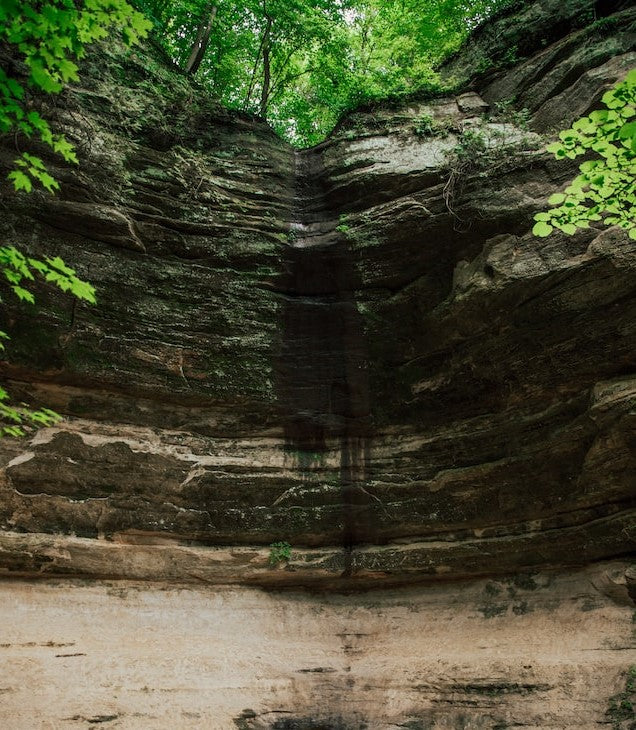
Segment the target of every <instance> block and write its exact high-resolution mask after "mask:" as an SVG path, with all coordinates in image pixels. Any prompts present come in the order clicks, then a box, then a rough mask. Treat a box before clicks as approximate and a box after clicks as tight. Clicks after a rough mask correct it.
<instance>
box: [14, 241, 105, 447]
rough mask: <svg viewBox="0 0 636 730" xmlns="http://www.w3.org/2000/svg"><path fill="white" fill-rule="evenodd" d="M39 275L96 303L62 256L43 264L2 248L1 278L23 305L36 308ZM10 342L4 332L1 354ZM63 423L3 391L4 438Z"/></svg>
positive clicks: (48, 259)
mask: <svg viewBox="0 0 636 730" xmlns="http://www.w3.org/2000/svg"><path fill="white" fill-rule="evenodd" d="M36 274H37V275H39V276H40V277H41V278H42V279H43V280H44V281H46V282H48V283H50V284H52V285H53V286H56V287H57V288H58V289H61V290H62V291H63V292H68V293H70V294H72V295H73V296H75V297H77V298H78V299H82V300H84V301H86V302H89V303H91V304H94V303H95V289H94V288H93V287H92V286H91V285H90V284H88V283H87V282H85V281H83V280H82V279H79V278H78V277H77V275H76V273H75V271H74V270H73V269H71V268H70V267H69V266H67V265H66V264H65V263H64V261H62V259H61V258H60V257H59V256H56V257H55V258H46V259H44V260H42V259H37V258H32V257H30V256H25V255H24V254H23V253H22V252H21V251H19V250H18V249H17V248H15V246H0V275H1V276H2V279H3V281H4V285H5V286H8V287H9V289H10V291H11V292H12V293H13V294H14V295H15V296H16V297H17V298H18V299H20V300H21V301H25V302H28V303H29V304H35V297H34V296H33V293H32V291H30V289H29V288H28V287H29V285H30V284H32V283H33V282H34V281H35V278H36ZM0 301H2V299H0ZM8 339H9V336H8V335H7V333H6V332H3V331H1V330H0V350H4V342H5V341H7V340H8ZM59 420H60V417H59V416H58V414H57V413H55V412H54V411H52V410H50V409H48V408H40V409H37V410H33V409H31V408H29V407H28V406H26V405H25V404H20V405H19V406H16V405H13V404H11V402H10V399H9V394H8V393H7V391H6V390H5V389H4V388H2V387H0V436H23V435H24V434H25V426H27V425H29V424H30V425H33V426H50V425H52V424H53V423H55V422H57V421H59Z"/></svg>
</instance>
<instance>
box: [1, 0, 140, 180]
mask: <svg viewBox="0 0 636 730" xmlns="http://www.w3.org/2000/svg"><path fill="white" fill-rule="evenodd" d="M150 27H151V23H150V22H149V21H148V20H147V19H146V18H145V17H144V16H143V15H142V14H141V13H139V12H138V11H136V10H134V9H133V7H132V6H131V5H130V4H129V3H127V2H126V0H83V1H82V0H80V2H75V1H74V0H45V1H44V2H42V0H2V2H1V3H0V41H3V42H5V43H8V44H9V45H10V47H12V48H13V49H15V54H16V58H19V59H20V60H22V61H23V62H24V64H25V65H26V68H27V71H28V75H27V77H26V79H22V78H20V79H19V80H18V79H17V78H13V77H11V76H9V75H8V74H7V73H6V71H4V70H3V69H0V133H3V132H11V131H15V132H18V133H22V134H24V135H26V136H27V137H34V136H35V137H38V138H39V139H40V140H41V141H42V142H44V143H45V144H46V145H48V146H49V147H50V148H51V149H52V150H53V151H54V152H55V153H57V154H58V155H60V156H61V157H62V158H63V159H64V160H65V161H66V162H73V163H77V157H76V155H75V152H74V150H73V146H72V145H71V144H70V142H69V141H68V140H67V139H65V137H64V136H63V135H59V134H54V133H53V132H52V131H51V128H50V126H49V123H48V122H47V121H46V120H45V119H43V118H42V116H40V114H39V113H38V112H37V111H35V110H33V109H30V108H29V104H28V97H29V93H28V92H29V89H30V88H35V89H39V90H41V91H45V92H47V93H52V94H57V93H59V92H60V91H61V90H62V89H63V88H64V85H65V84H67V83H68V82H70V81H77V80H78V75H77V70H78V67H77V64H76V63H75V60H77V59H80V58H82V57H83V56H84V53H85V47H86V45H88V44H89V43H92V42H93V41H97V40H101V39H104V38H106V37H107V36H108V34H109V33H110V32H112V31H113V30H116V29H119V30H120V31H121V32H122V33H123V35H124V38H125V39H126V41H127V42H128V43H134V42H136V41H137V40H138V39H139V38H140V37H142V36H144V35H146V33H147V31H148V30H149V29H150ZM9 178H10V179H11V180H12V182H13V185H14V187H15V189H16V190H25V191H26V192H29V191H30V190H31V189H32V187H33V183H34V182H37V183H40V184H41V185H42V186H43V187H45V188H46V189H47V190H49V191H50V192H52V191H53V190H54V189H55V188H56V187H57V183H56V182H55V180H54V179H53V178H52V177H51V176H50V175H49V174H48V173H47V172H46V168H45V166H44V163H43V162H42V160H40V159H39V158H37V157H34V156H31V155H28V154H23V155H22V156H21V157H19V158H18V159H17V160H16V168H15V169H14V170H13V171H12V172H11V173H10V174H9Z"/></svg>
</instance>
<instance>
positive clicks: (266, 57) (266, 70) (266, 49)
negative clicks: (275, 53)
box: [260, 18, 272, 119]
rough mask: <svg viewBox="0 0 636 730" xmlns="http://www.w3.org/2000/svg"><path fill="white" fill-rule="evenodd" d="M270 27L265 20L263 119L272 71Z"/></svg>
mask: <svg viewBox="0 0 636 730" xmlns="http://www.w3.org/2000/svg"><path fill="white" fill-rule="evenodd" d="M271 27H272V19H271V18H267V28H266V29H265V37H264V39H263V89H262V91H261V107H260V114H261V116H262V117H263V118H264V119H265V118H266V117H267V104H268V101H269V91H270V88H269V87H270V84H271V82H272V69H271V67H270V62H269V32H270V30H271Z"/></svg>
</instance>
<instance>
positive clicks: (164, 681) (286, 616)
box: [0, 565, 635, 730]
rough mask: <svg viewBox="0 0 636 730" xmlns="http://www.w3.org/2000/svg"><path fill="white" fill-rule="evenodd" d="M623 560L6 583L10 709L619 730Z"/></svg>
mask: <svg viewBox="0 0 636 730" xmlns="http://www.w3.org/2000/svg"><path fill="white" fill-rule="evenodd" d="M623 570H624V566H621V565H608V566H605V567H604V568H600V567H599V566H594V567H590V568H587V569H585V570H583V571H579V572H575V573H569V574H568V575H559V574H556V575H555V574H548V575H546V574H535V575H534V576H533V577H532V578H531V577H529V576H525V577H522V576H518V577H517V578H515V579H506V580H478V581H471V582H470V583H469V584H466V583H464V584H462V583H459V584H453V585H451V586H445V585H441V584H438V585H430V586H427V587H425V588H409V589H401V590H399V591H395V590H389V591H381V592H375V593H359V594H354V595H347V596H342V595H333V594H332V595H324V594H323V595H308V594H299V593H294V592H285V593H272V592H268V593H264V592H261V591H256V590H253V589H249V588H245V587H220V588H219V587H217V588H215V589H214V590H210V589H209V588H205V587H203V588H202V587H201V586H180V587H177V586H172V587H166V586H163V587H162V589H161V590H158V589H157V587H156V586H153V585H152V584H130V583H129V582H126V581H119V582H117V583H111V582H107V581H105V582H101V583H95V582H93V583H91V584H87V583H86V582H81V581H69V580H61V581H58V582H39V583H33V582H26V581H11V582H10V583H7V582H4V583H2V584H0V624H1V625H2V627H3V629H2V643H0V665H2V666H3V668H4V667H6V672H5V673H3V678H2V684H1V688H2V703H0V719H1V720H3V726H4V727H10V728H16V729H17V730H30V729H31V728H47V727H56V726H57V727H63V728H72V729H75V728H82V730H86V729H87V728H91V727H94V726H99V727H104V728H124V729H126V730H148V728H161V730H164V728H165V729H166V730H167V729H168V728H171V727H177V728H188V729H190V728H193V729H196V730H237V728H238V729H239V730H265V729H266V728H267V729H269V730H362V729H363V728H364V729H366V730H388V728H396V727H397V728H407V729H409V730H433V729H434V730H493V729H494V728H498V729H499V730H504V728H515V727H524V728H545V729H548V730H553V729H554V730H556V729H557V728H558V729H559V730H561V729H562V728H571V729H572V730H575V729H576V730H596V729H597V728H598V727H599V726H605V727H619V726H620V725H619V724H615V722H614V721H617V722H618V719H620V717H623V716H624V715H625V714H626V710H625V707H622V708H621V703H623V702H629V701H630V700H631V701H633V700H634V699H635V698H634V693H633V686H632V690H628V689H626V686H625V685H626V677H625V667H626V663H628V661H626V655H627V654H629V653H630V649H629V648H630V646H631V645H632V644H631V641H630V638H629V636H630V633H631V630H632V625H631V616H630V613H631V611H630V610H629V609H627V608H626V606H624V605H621V604H620V602H617V599H616V595H615V591H616V588H617V586H616V585H615V584H614V583H613V579H616V578H620V576H621V574H622V572H623ZM17 619H18V620H17ZM610 698H613V700H612V699H610ZM611 707H614V709H613V710H612V709H610V708H611ZM621 713H622V714H621ZM623 727H624V728H625V727H628V724H627V723H623Z"/></svg>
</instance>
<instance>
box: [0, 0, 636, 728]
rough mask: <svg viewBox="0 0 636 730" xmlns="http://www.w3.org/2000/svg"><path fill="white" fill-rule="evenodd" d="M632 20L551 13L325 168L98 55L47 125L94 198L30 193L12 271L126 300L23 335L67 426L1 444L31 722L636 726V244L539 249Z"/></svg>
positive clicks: (9, 321)
mask: <svg viewBox="0 0 636 730" xmlns="http://www.w3.org/2000/svg"><path fill="white" fill-rule="evenodd" d="M632 5H633V3H630V2H614V3H609V2H607V3H606V2H597V3H592V2H590V1H589V0H560V1H559V2H557V1H556V0H550V1H549V2H543V3H522V4H520V5H519V7H518V8H517V9H516V10H515V12H514V13H512V14H510V13H509V14H508V15H506V16H502V17H501V18H499V19H498V20H496V21H493V22H492V23H491V24H490V25H489V26H487V27H486V28H485V29H483V30H481V31H479V32H478V33H477V34H476V35H475V37H474V38H473V39H472V40H471V41H470V42H469V43H468V44H467V46H466V48H465V49H464V51H463V52H462V53H460V54H459V55H458V56H457V57H456V58H454V59H452V60H451V61H450V62H449V63H448V64H447V66H446V67H445V69H443V74H445V75H446V77H447V78H450V77H454V78H455V79H459V80H460V81H461V82H462V84H463V86H462V91H461V93H458V94H457V95H456V96H448V97H444V98H438V99H432V100H427V101H421V100H420V101H417V100H413V101H412V102H410V103H408V104H402V105H401V106H400V107H399V108H394V109H391V108H383V109H374V110H367V111H364V110H362V111H360V112H359V113H357V114H355V115H353V116H351V117H350V118H349V119H348V120H346V121H345V122H343V124H342V125H341V127H340V128H339V130H338V131H337V132H336V133H335V134H334V135H333V136H332V137H331V138H330V139H329V140H328V141H326V142H325V143H323V144H322V145H320V146H318V147H317V148H314V149H312V150H308V151H302V152H294V150H292V149H291V148H290V147H289V146H288V145H286V144H285V143H284V142H282V141H281V140H279V139H277V138H276V137H275V136H274V135H273V134H272V132H271V131H270V130H269V129H268V128H267V127H266V126H265V125H264V124H262V123H259V122H258V121H255V120H253V119H248V118H243V117H241V116H240V115H234V114H230V113H229V112H227V111H224V110H223V109H220V108H219V107H218V106H217V105H216V104H214V103H213V102H211V101H209V100H207V99H206V98H205V97H204V96H203V95H202V94H201V93H200V92H199V91H198V90H197V89H194V88H192V87H191V86H189V85H188V84H187V83H186V82H185V81H184V80H183V79H181V78H180V77H179V76H178V75H176V74H174V73H173V72H171V71H167V70H166V69H165V67H164V64H163V63H161V62H158V61H157V60H156V59H152V58H149V57H147V56H144V55H143V54H137V53H132V54H128V55H122V54H121V53H120V52H119V51H118V50H117V49H116V48H115V49H112V50H111V51H106V50H102V51H101V52H99V53H98V54H97V55H96V56H94V57H93V61H92V63H93V64H94V66H93V67H90V66H89V67H87V68H85V69H84V76H83V85H82V86H81V87H77V88H73V89H69V90H68V91H67V92H66V93H65V95H64V96H63V97H62V98H61V99H60V100H59V103H58V104H57V106H56V107H55V108H54V109H49V110H47V111H48V113H49V115H53V116H54V117H55V118H56V120H57V123H58V124H59V126H60V127H61V128H64V129H66V130H68V136H69V137H70V138H71V139H72V140H73V141H74V142H75V143H76V144H77V146H78V148H79V151H80V158H81V160H80V162H81V164H80V166H79V167H78V168H77V169H73V170H71V169H68V168H62V167H59V168H57V167H56V166H55V161H53V160H51V162H50V164H51V166H52V168H53V172H54V174H55V175H56V177H57V178H58V179H59V180H60V181H61V182H62V190H61V193H60V194H59V195H57V196H56V197H55V198H51V197H47V198H45V197H42V198H37V197H36V196H35V195H33V194H32V195H29V196H24V197H21V196H16V195H15V194H13V193H12V192H11V191H10V190H9V189H8V186H7V185H6V184H5V183H3V185H4V187H2V196H3V198H6V200H7V201H8V202H7V204H6V206H5V207H4V209H3V215H2V218H1V219H0V233H1V238H0V240H1V241H2V242H5V241H6V242H11V243H17V244H19V245H21V246H22V247H23V248H26V249H28V250H29V251H32V252H37V253H38V254H39V255H60V256H62V257H63V258H64V259H65V260H66V261H67V262H69V263H72V264H73V265H74V266H75V267H76V269H77V270H78V273H79V274H80V275H81V276H84V277H85V278H87V279H89V280H90V281H92V282H93V283H94V284H95V285H96V286H97V289H98V298H99V305H98V306H97V307H89V306H86V305H84V304H79V303H75V302H72V301H71V300H70V299H67V298H65V297H64V296H62V295H60V294H58V293H55V292H51V291H48V290H46V289H45V288H44V287H42V290H41V291H40V292H39V293H38V303H39V305H40V306H39V308H38V310H37V312H36V311H35V310H30V309H25V308H24V307H18V306H13V304H11V306H8V308H7V309H5V310H4V312H3V314H4V316H5V321H4V322H3V328H4V329H6V330H7V331H9V332H10V334H11V337H12V340H11V343H10V347H9V348H8V349H7V351H6V356H7V358H8V360H7V362H5V363H3V366H4V372H5V375H6V379H7V381H8V387H9V389H10V390H11V392H12V393H13V395H14V397H18V398H23V399H25V400H30V401H32V402H37V403H43V404H46V405H48V406H49V407H53V408H55V409H56V410H57V411H59V412H60V413H62V414H63V415H64V416H65V420H64V421H63V422H62V423H61V424H60V425H59V426H57V427H55V428H48V429H42V430H40V431H39V432H37V433H35V434H33V436H32V437H30V438H28V439H24V440H7V439H5V440H3V441H1V442H0V456H1V463H2V470H1V472H0V528H1V530H2V531H1V532H0V574H2V575H3V576H5V577H14V578H16V580H14V581H12V582H10V583H5V584H4V587H3V590H2V591H0V615H1V617H2V618H1V620H0V625H2V626H3V627H4V629H3V636H4V637H5V638H4V639H3V640H2V642H0V657H1V658H0V665H2V666H3V667H5V668H6V671H5V672H4V674H3V676H5V677H13V679H11V680H10V681H9V679H7V680H6V682H5V684H6V686H2V687H0V694H2V696H3V701H2V703H0V725H2V726H3V727H10V728H15V729H16V730H27V728H28V729H29V730H31V728H35V727H42V728H45V727H57V726H58V725H60V726H61V724H64V726H66V725H67V724H68V725H69V726H70V727H72V726H78V727H92V726H93V725H94V724H102V723H105V724H106V725H107V726H109V727H122V728H148V727H184V728H185V727H187V728H206V730H209V728H215V729H216V728H218V729H219V730H228V728H232V727H235V728H236V727H238V728H240V729H242V730H249V729H252V730H263V729H264V728H270V729H274V730H321V729H326V728H330V729H331V730H334V729H335V728H338V729H340V730H344V729H346V730H353V729H354V728H355V729H358V728H363V727H364V728H368V729H369V730H386V728H389V727H403V728H410V730H425V729H426V730H432V729H436V730H437V729H451V728H452V729H454V730H459V729H460V728H462V729H463V730H469V729H470V730H472V729H477V728H484V729H485V728H489V729H494V728H498V729H500V730H502V729H503V728H506V727H520V726H523V727H527V728H539V727H541V728H554V729H556V728H573V729H574V728H577V730H581V729H584V728H590V729H591V728H593V727H597V726H598V725H599V724H603V723H605V724H612V725H613V727H620V728H627V727H629V726H630V725H629V723H632V722H633V716H632V715H629V713H628V711H627V704H629V702H630V701H631V700H633V696H632V695H633V692H632V690H633V682H632V683H631V684H629V682H628V684H627V685H626V678H625V672H626V671H627V669H628V667H629V665H630V664H636V655H635V654H634V644H633V639H634V637H633V631H632V623H631V618H632V613H633V600H634V598H635V597H636V573H635V572H634V568H633V567H629V563H628V561H627V558H628V556H629V555H630V554H632V553H633V549H634V540H635V537H636V528H635V524H636V523H635V521H634V503H635V501H636V494H635V492H634V486H635V480H634V474H636V435H635V434H636V430H635V429H634V424H635V421H636V415H635V404H636V359H635V355H634V353H635V352H636V348H635V345H636V304H635V302H636V298H635V296H634V295H635V282H636V277H635V276H634V274H635V269H636V249H635V248H634V246H633V243H630V242H629V241H628V239H627V237H626V236H625V235H623V234H622V233H621V232H620V231H618V230H614V229H610V230H602V229H590V230H589V231H582V232H580V233H579V234H577V235H576V236H573V237H565V236H559V235H553V236H551V237H549V238H547V239H536V238H534V237H533V236H532V235H531V233H530V229H531V226H532V216H533V214H534V213H535V212H536V211H537V210H539V209H540V208H542V207H543V206H545V204H546V199H547V198H548V197H549V195H550V194H552V193H553V192H554V191H555V190H557V189H558V188H559V186H561V185H562V184H564V183H565V181H566V180H568V179H569V178H570V177H571V176H572V174H573V171H574V169H575V168H574V166H573V165H569V166H568V165H563V164H557V163H556V162H555V161H554V160H553V159H552V158H551V156H549V155H548V154H546V153H545V152H544V151H543V149H544V146H545V141H546V140H547V139H549V138H550V136H553V135H554V134H555V132H556V130H558V129H560V128H562V127H564V126H567V125H569V123H570V122H571V121H572V120H573V119H574V118H576V117H577V116H579V115H581V114H583V113H585V112H587V111H589V110H590V109H592V108H593V107H594V106H595V105H596V104H597V103H598V100H599V99H600V96H601V95H602V93H603V91H604V90H605V89H606V88H607V87H609V86H611V85H612V84H613V83H614V82H615V81H616V80H617V79H619V78H620V77H621V75H623V74H624V73H625V71H626V70H627V69H629V68H631V67H634V66H636V52H635V51H634V41H635V38H636V32H635V23H636V9H634V7H632ZM594 13H596V16H595V15H594ZM497 38H498V39H499V41H495V40H493V39H497ZM464 81H465V83H463V82H464ZM458 146H459V147H461V149H462V153H463V154H461V155H458V154H457V149H458ZM13 153H14V152H13V149H12V148H11V147H10V146H9V145H5V146H3V147H0V158H1V161H2V162H7V161H8V160H9V159H10V158H11V156H12V155H13ZM41 153H42V155H43V156H45V155H46V151H45V150H42V151H41ZM5 299H6V297H5ZM3 304H4V305H9V302H8V301H5V302H4V303H3ZM279 541H287V542H289V543H290V544H291V548H286V547H285V546H282V547H279V549H278V551H273V552H270V548H269V547H268V546H269V544H270V543H273V542H279ZM277 558H279V559H277ZM608 561H610V562H608ZM577 566H583V567H577ZM35 576H37V577H39V578H47V577H48V578H51V579H52V580H48V581H40V582H38V583H32V582H26V581H23V580H22V579H23V578H31V577H35ZM70 578H73V579H75V578H81V579H86V578H89V579H92V580H91V581H89V582H88V583H85V582H82V581H79V580H70ZM460 578H462V579H465V578H471V580H470V581H459V579H460ZM113 579H129V580H132V581H158V582H159V583H158V584H157V583H147V584H145V585H142V584H140V583H136V584H130V583H123V582H121V581H120V582H119V583H113V582H110V581H111V580H113ZM185 583H190V584H192V583H197V584H206V585H205V586H204V587H201V585H198V586H196V587H193V586H192V585H190V586H184V585H183V584H185ZM416 583H424V585H419V586H417V585H414V584H416ZM176 584H180V585H179V587H175V586H176ZM219 584H242V586H241V587H236V588H227V587H223V588H216V587H215V588H211V587H210V586H211V585H213V586H218V585H219ZM410 584H413V585H410ZM250 585H251V586H257V587H258V586H263V587H267V588H270V589H271V588H278V587H287V588H288V587H290V586H296V587H299V588H317V589H320V590H321V591H324V590H329V591H332V592H333V595H330V596H325V594H324V593H323V594H311V593H305V594H291V593H277V592H269V593H264V592H261V591H258V590H255V589H254V588H251V587H245V586H250ZM388 586H393V587H392V588H391V589H390V590H387V591H386V592H379V591H376V592H371V593H354V594H344V595H340V594H339V593H338V591H340V592H341V591H344V590H350V589H353V588H364V589H372V588H378V587H388ZM398 586H402V587H401V588H398ZM16 607H17V612H16ZM34 616H35V617H37V620H32V617H34ZM95 627H98V629H97V630H96V628H95ZM157 637H160V639H161V641H160V642H159V641H158V639H157ZM166 657H168V658H166ZM173 657H176V659H173ZM60 670H61V671H60ZM43 678H44V679H43ZM630 687H631V689H630ZM158 693H160V694H158ZM610 697H613V698H614V700H613V703H614V704H613V705H612V704H611V703H610V701H609V700H610ZM624 703H627V704H624ZM612 706H614V709H613V710H612V709H611V707H612ZM608 713H609V714H608ZM162 723H163V724H162ZM621 723H622V725H621Z"/></svg>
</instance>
